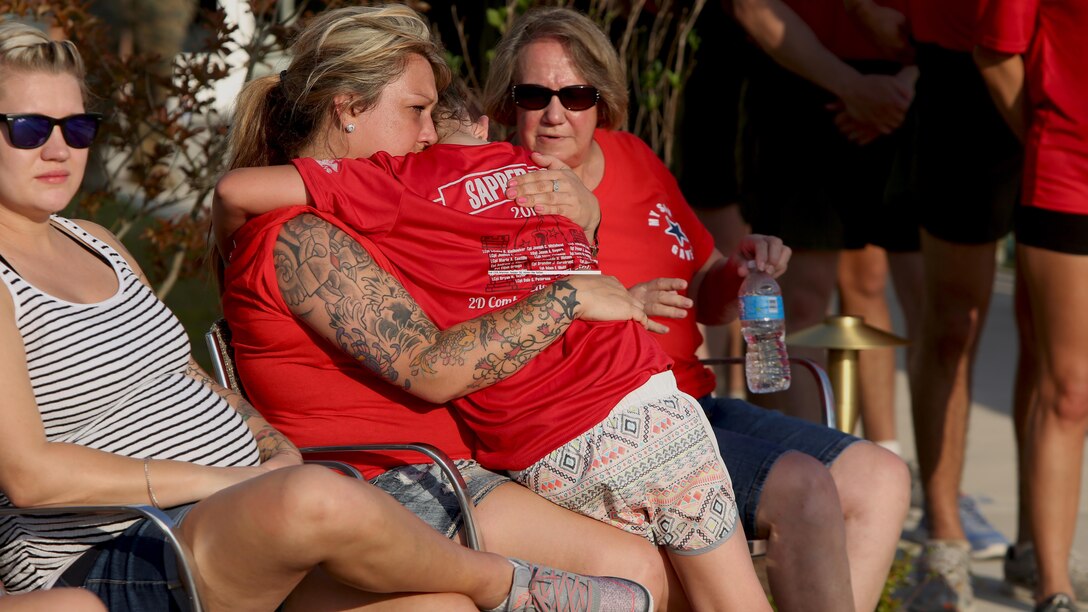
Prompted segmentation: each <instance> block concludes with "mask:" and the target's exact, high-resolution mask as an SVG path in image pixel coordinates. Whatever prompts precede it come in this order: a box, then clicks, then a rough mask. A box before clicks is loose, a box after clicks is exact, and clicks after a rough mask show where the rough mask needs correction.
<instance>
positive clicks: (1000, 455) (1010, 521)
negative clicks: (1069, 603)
mask: <svg viewBox="0 0 1088 612" xmlns="http://www.w3.org/2000/svg"><path fill="white" fill-rule="evenodd" d="M897 325H899V327H898V330H899V331H900V333H901V332H902V326H901V324H897ZM1015 359H1016V328H1015V326H1014V319H1013V307H1012V283H1011V274H1009V273H1008V272H1003V273H1001V274H1000V276H999V278H998V279H997V282H996V283H995V294H994V299H993V305H992V306H991V311H990V316H989V320H988V321H987V324H986V328H985V331H984V333H983V336H982V345H981V347H980V350H979V356H978V364H977V365H976V370H975V383H974V389H973V391H974V405H973V406H972V413H971V424H970V428H969V430H968V444H967V465H966V468H965V472H964V482H963V491H964V492H965V493H968V494H970V495H974V496H976V498H978V499H979V501H980V504H979V507H980V509H981V510H982V512H983V514H985V516H986V517H987V518H989V520H990V522H991V523H992V524H993V525H994V526H995V527H997V528H998V529H1000V530H1001V531H1002V532H1003V533H1005V535H1006V536H1008V537H1009V538H1010V539H1013V538H1015V536H1016V503H1017V499H1016V466H1015V461H1016V459H1015V443H1014V439H1013V428H1012V418H1011V416H1010V415H1011V411H1012V408H1011V407H1012V400H1011V397H1012V380H1013V371H1014V365H1015ZM900 361H901V362H902V359H900ZM897 385H898V386H897V395H896V411H897V420H898V423H899V439H900V440H901V442H902V444H903V448H904V455H905V456H906V458H908V459H913V457H914V437H913V432H912V429H911V424H910V406H909V397H910V396H909V392H908V389H907V380H906V374H905V372H904V371H903V370H902V369H900V371H899V375H898V382H897ZM1083 460H1084V458H1082V461H1083ZM1080 492H1081V502H1080V513H1079V515H1078V522H1077V535H1076V539H1075V541H1074V549H1075V550H1077V551H1079V552H1080V554H1081V555H1088V464H1086V469H1085V470H1084V477H1083V478H1082V481H1081V484H1080ZM912 515H914V516H913V517H912V518H913V519H914V520H917V516H916V512H913V511H912ZM972 571H973V573H974V575H975V596H976V599H977V603H976V606H975V610H976V612H992V611H1003V610H1030V609H1031V606H1029V605H1027V604H1026V603H1024V602H1021V601H1018V600H1015V599H1011V598H1009V597H1008V596H1006V595H1005V594H1004V591H1003V589H1002V569H1001V561H999V560H995V561H981V562H975V563H974V566H973V569H972Z"/></svg>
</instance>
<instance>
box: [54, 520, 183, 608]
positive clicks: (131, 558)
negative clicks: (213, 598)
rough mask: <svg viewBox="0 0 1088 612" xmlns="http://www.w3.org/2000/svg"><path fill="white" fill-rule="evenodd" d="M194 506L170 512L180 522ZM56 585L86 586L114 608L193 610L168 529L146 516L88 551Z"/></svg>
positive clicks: (62, 575)
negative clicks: (169, 539) (165, 533)
mask: <svg viewBox="0 0 1088 612" xmlns="http://www.w3.org/2000/svg"><path fill="white" fill-rule="evenodd" d="M192 507H193V504H186V505H184V506H178V507H176V508H170V509H168V510H164V512H165V513H166V514H167V515H168V516H169V517H170V518H172V519H174V523H175V524H176V525H180V524H181V521H182V519H184V518H185V515H186V514H188V512H189V510H190V509H191V508H192ZM54 586H55V587H62V586H82V587H83V588H85V589H87V590H89V591H91V592H92V593H94V594H95V595H97V596H98V597H99V599H101V600H102V602H103V603H105V604H106V608H108V609H110V610H126V611H129V612H145V611H146V612H160V611H162V612H165V611H167V610H168V611H170V612H174V611H179V612H180V611H181V610H188V609H189V600H188V597H187V595H186V592H185V588H184V585H183V584H182V582H181V575H180V572H179V571H178V565H177V557H176V556H174V549H173V548H171V547H170V544H169V543H167V541H166V536H165V535H164V534H163V532H162V530H160V529H159V528H158V527H156V526H155V524H154V523H152V522H151V521H148V520H146V519H141V520H139V521H136V522H135V523H133V524H132V525H130V526H129V528H128V529H126V530H124V531H123V532H121V534H120V535H118V536H117V537H116V538H113V539H112V540H110V541H108V542H104V543H102V544H99V545H97V546H95V547H93V548H91V549H90V550H88V551H87V552H85V553H83V555H82V556H80V557H79V558H78V559H76V561H75V563H73V564H72V565H71V567H69V568H68V569H67V570H65V572H64V573H63V574H61V576H60V578H59V579H58V580H57V582H56V584H55V585H54Z"/></svg>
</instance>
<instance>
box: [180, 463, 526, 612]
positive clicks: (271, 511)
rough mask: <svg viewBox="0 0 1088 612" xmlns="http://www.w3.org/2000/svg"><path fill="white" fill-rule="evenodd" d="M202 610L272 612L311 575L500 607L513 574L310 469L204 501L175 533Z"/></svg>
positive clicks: (372, 495)
mask: <svg viewBox="0 0 1088 612" xmlns="http://www.w3.org/2000/svg"><path fill="white" fill-rule="evenodd" d="M181 533H182V538H183V539H184V541H185V542H186V544H188V546H189V547H190V549H191V550H192V552H193V555H194V558H195V559H196V566H197V567H198V568H199V569H200V575H199V577H198V579H197V582H198V585H197V586H198V588H199V590H200V594H201V597H202V598H203V599H204V601H205V602H206V605H207V606H208V607H209V608H211V609H219V608H222V609H228V608H229V609H241V608H240V606H245V607H246V608H249V609H254V610H271V609H273V608H275V607H276V606H277V605H279V603H280V602H281V601H282V600H283V599H284V598H286V597H287V595H288V594H289V593H290V592H291V591H292V590H294V588H295V587H296V586H297V585H298V584H299V583H300V582H301V581H302V580H303V578H304V577H305V576H306V575H307V574H308V573H309V572H310V571H311V570H313V569H314V568H316V567H318V566H320V567H321V568H322V569H323V570H324V571H325V572H327V573H328V574H329V575H331V576H333V577H334V578H335V579H336V580H338V581H340V582H342V583H344V584H346V585H348V586H351V587H353V588H356V589H360V590H364V591H370V592H375V593H398V592H431V593H461V594H463V595H467V596H469V597H470V598H471V599H472V601H473V602H474V603H475V604H476V605H478V606H480V607H483V608H490V607H494V606H496V605H498V604H499V603H501V602H502V601H503V600H504V599H505V598H506V595H507V593H508V592H509V589H510V583H511V579H512V576H513V567H512V566H511V565H510V563H509V562H508V561H507V560H506V559H504V558H503V557H501V556H499V555H495V554H489V553H478V552H475V551H472V550H469V549H466V548H464V547H462V546H460V545H458V544H456V543H454V542H451V541H449V540H447V539H446V538H444V537H442V536H441V535H439V534H438V533H437V532H435V531H434V530H433V529H431V528H430V527H428V526H427V525H425V524H424V523H423V522H422V521H420V520H419V519H418V518H416V517H415V516H414V515H412V514H411V513H410V512H408V511H407V510H406V509H404V508H403V507H402V506H401V505H400V504H398V503H397V502H396V501H395V500H394V499H393V498H392V497H389V496H388V495H386V494H384V493H382V492H381V491H379V490H378V489H376V488H374V487H373V486H370V485H369V484H367V483H364V482H360V481H357V480H352V479H348V478H345V477H343V476H340V475H338V474H335V473H334V472H332V471H330V470H328V469H325V468H322V467H317V466H301V467H296V468H289V469H282V470H278V471H275V472H272V473H270V474H267V475H265V476H262V477H260V478H254V479H252V480H249V481H246V482H244V483H241V484H239V485H236V486H234V487H230V488H229V489H225V490H223V491H220V492H219V493H216V494H215V495H212V496H211V497H209V498H207V499H205V500H203V501H202V502H200V503H199V504H197V505H196V506H195V507H194V508H193V510H192V511H191V512H190V513H189V515H188V516H187V517H186V519H185V521H184V522H183V523H182V526H181Z"/></svg>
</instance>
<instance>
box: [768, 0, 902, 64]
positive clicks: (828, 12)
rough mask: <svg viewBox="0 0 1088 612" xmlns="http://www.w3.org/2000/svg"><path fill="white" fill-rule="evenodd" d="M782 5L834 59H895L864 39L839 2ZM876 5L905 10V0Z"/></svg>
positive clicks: (806, 0) (792, 0)
mask: <svg viewBox="0 0 1088 612" xmlns="http://www.w3.org/2000/svg"><path fill="white" fill-rule="evenodd" d="M786 4H788V5H789V7H790V8H791V9H793V11H794V12H795V13H797V15H798V16H799V17H800V18H801V19H802V20H804V22H805V24H807V25H808V27H810V28H812V31H813V33H815V34H816V38H818V39H820V42H821V43H822V44H823V45H824V46H825V47H827V49H828V51H831V52H832V53H834V54H835V55H836V56H837V57H840V58H842V59H847V60H894V59H895V58H894V57H892V56H891V55H889V54H887V53H885V52H884V51H883V50H881V49H880V47H878V46H876V44H874V43H873V42H872V41H871V40H870V39H869V37H868V36H866V34H865V31H864V29H863V28H862V26H861V25H860V24H859V23H858V22H857V20H856V19H854V18H853V17H851V16H850V14H849V13H847V12H846V8H845V7H844V5H843V2H842V0H786ZM877 4H879V5H881V6H887V7H890V8H893V9H895V10H897V11H899V12H901V13H905V12H906V9H907V0H880V1H879V2H877Z"/></svg>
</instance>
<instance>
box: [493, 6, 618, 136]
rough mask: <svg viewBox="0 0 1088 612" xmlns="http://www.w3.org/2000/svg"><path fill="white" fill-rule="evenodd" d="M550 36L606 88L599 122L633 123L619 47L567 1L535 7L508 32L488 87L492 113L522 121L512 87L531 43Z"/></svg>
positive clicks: (607, 124)
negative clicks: (566, 5) (557, 5)
mask: <svg viewBox="0 0 1088 612" xmlns="http://www.w3.org/2000/svg"><path fill="white" fill-rule="evenodd" d="M547 39H552V40H556V41H558V42H559V43H560V44H561V45H563V48H564V49H566V50H567V53H568V54H569V55H570V59H571V61H572V62H573V63H574V66H575V67H576V68H577V69H578V71H579V72H581V73H582V76H583V77H584V78H585V79H586V81H587V82H588V84H589V85H592V86H594V87H596V88H597V89H598V90H599V91H600V92H601V99H600V101H599V102H598V103H597V127H603V128H607V129H615V128H619V127H623V126H624V125H625V124H626V123H627V103H628V99H627V76H626V72H625V71H624V66H623V62H622V61H620V57H619V54H618V53H616V47H615V46H614V45H613V44H612V41H611V40H609V38H608V36H607V35H605V33H604V32H603V31H601V28H600V27H599V26H598V25H597V24H596V23H594V22H593V20H591V19H590V18H589V17H586V16H585V15H583V14H582V13H579V12H578V11H575V10H572V9H568V8H563V7H541V8H535V9H531V10H529V11H527V12H526V13H525V14H524V15H522V16H521V17H518V18H517V19H516V20H515V21H514V25H513V27H512V28H510V31H509V32H507V34H506V35H505V36H503V38H502V40H501V41H500V42H499V45H498V47H497V48H496V49H495V58H494V59H493V60H492V61H491V70H490V72H489V73H488V77H487V83H486V85H485V87H484V106H485V107H486V109H487V114H488V115H489V116H491V118H493V119H494V120H495V121H498V122H499V123H501V124H503V125H514V124H515V123H516V122H517V108H516V107H515V106H514V101H513V100H512V99H511V97H510V87H511V86H513V85H517V84H519V83H520V78H521V75H520V74H518V70H517V69H518V58H519V57H520V55H521V52H522V50H523V49H524V48H525V47H526V46H528V45H529V44H530V43H533V42H537V41H540V40H547Z"/></svg>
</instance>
